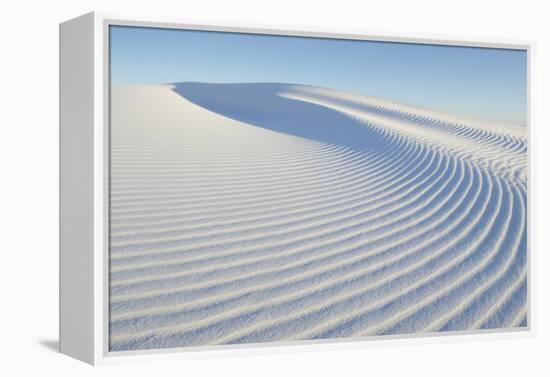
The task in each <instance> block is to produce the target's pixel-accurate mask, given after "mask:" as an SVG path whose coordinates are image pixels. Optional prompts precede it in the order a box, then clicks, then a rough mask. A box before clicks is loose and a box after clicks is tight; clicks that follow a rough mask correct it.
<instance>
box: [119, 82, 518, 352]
mask: <svg viewBox="0 0 550 377" xmlns="http://www.w3.org/2000/svg"><path fill="white" fill-rule="evenodd" d="M111 107H112V110H111V111H112V121H111V188H110V190H111V199H110V348H111V350H112V351H123V350H138V349H151V348H170V347H184V346H202V345H218V344H235V343H259V342H276V341H293V340H306V339H326V338H337V337H338V338H339V337H357V336H366V335H385V334H410V333H427V332H437V331H456V330H473V329H493V328H513V327H524V326H527V317H528V310H527V250H526V248H527V240H526V237H527V234H526V233H527V210H526V208H527V202H526V201H527V142H526V131H525V128H524V127H520V126H513V125H504V124H495V123H488V122H480V121H474V120H465V119H460V118H457V117H454V116H451V115H445V114H440V113H437V112H433V111H429V110H423V109H418V108H414V107H411V106H405V105H401V104H397V103H392V102H389V101H383V100H380V99H376V98H371V97H366V96H360V95H356V94H350V93H344V92H340V91H336V90H330V89H324V88H316V87H309V86H300V85H290V84H200V83H181V84H175V85H166V86H150V87H115V88H113V91H112V104H111Z"/></svg>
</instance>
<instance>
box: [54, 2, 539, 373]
mask: <svg viewBox="0 0 550 377" xmlns="http://www.w3.org/2000/svg"><path fill="white" fill-rule="evenodd" d="M111 25H119V26H143V27H155V28H171V29H186V30H207V31H222V32H238V33H254V34H270V35H283V36H302V37H318V38H335V39H352V40H371V41H384V42H405V43H416V44H438V45H450V46H468V47H488V48H491V47H492V48H508V49H521V50H525V51H526V52H527V62H528V75H527V83H528V85H527V96H528V98H527V101H528V106H527V110H528V111H527V114H528V115H527V142H528V145H529V148H528V166H527V171H528V175H527V179H528V182H529V184H528V187H529V188H528V198H529V200H528V207H527V211H528V228H527V258H528V259H527V260H528V277H527V279H528V282H527V285H528V289H527V292H528V293H527V302H528V304H527V305H528V308H529V310H528V319H527V327H525V328H522V329H520V330H516V329H510V330H502V329H499V330H485V331H459V332H453V333H434V334H428V335H415V334H412V335H391V336H383V337H377V336H371V337H362V338H342V339H329V340H315V341H293V342H283V343H280V342H277V343H262V344H243V345H227V346H202V347H189V348H173V349H159V350H138V351H121V352H109V345H108V328H109V326H108V315H109V313H108V306H109V305H108V304H109V303H108V298H109V296H108V295H109V285H108V275H109V274H108V252H109V242H108V231H109V229H108V221H109V218H108V214H109V207H108V206H109V203H108V199H109V198H108V192H109V142H110V141H109V132H108V127H109V110H110V109H109V33H108V29H109V26H111ZM534 48H535V46H534V42H532V41H515V40H499V41H495V40H493V39H490V40H487V39H482V38H476V39H473V38H469V37H466V38H463V37H443V36H437V35H417V34H414V33H406V34H397V33H393V34H386V33H377V32H365V31H361V30H359V31H358V30H345V29H338V30H330V29H328V28H324V27H322V28H315V27H289V26H278V25H252V24H246V25H245V24H240V23H227V22H216V23H209V22H206V23H202V22H196V21H187V20H167V19H156V18H149V17H133V16H126V15H119V14H109V13H98V12H92V13H88V14H86V15H83V16H80V17H78V18H75V19H72V20H69V21H66V22H64V23H62V24H60V352H62V353H64V354H67V355H69V356H72V357H74V358H76V359H79V360H82V361H84V362H87V363H90V364H108V363H118V362H127V361H142V360H150V359H166V358H169V359H172V358H176V359H182V358H185V357H194V358H196V357H211V356H212V355H220V354H221V355H236V354H258V353H265V352H294V351H295V350H296V347H301V348H300V349H302V350H304V349H319V348H321V347H332V348H350V347H367V346H368V347H370V346H379V345H383V344H411V343H412V344H417V343H423V342H441V341H443V342H447V341H469V340H476V339H480V338H505V337H525V336H533V335H534V321H535V319H534V318H533V313H534V310H533V301H532V297H533V290H534V287H533V284H534V279H533V273H534V269H533V268H532V266H533V263H534V250H533V245H532V243H531V240H532V239H533V236H532V230H533V229H534V227H533V220H534V216H533V200H534V194H533V192H532V188H533V186H534V184H533V174H532V173H533V171H534V162H533V146H534V143H531V140H532V138H533V131H534V130H533V124H532V116H531V114H533V109H532V106H533V101H532V100H531V95H532V82H533V67H532V62H533V57H532V56H533V53H534ZM457 334H459V335H460V336H455V335H457ZM373 340H376V341H375V342H373ZM367 341H368V342H367ZM196 351H201V352H196Z"/></svg>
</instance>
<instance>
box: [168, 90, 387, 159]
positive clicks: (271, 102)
mask: <svg viewBox="0 0 550 377" xmlns="http://www.w3.org/2000/svg"><path fill="white" fill-rule="evenodd" d="M294 86H295V85H292V84H281V83H252V84H251V83H245V84H209V83H196V82H184V83H176V84H174V88H173V90H174V91H175V92H176V93H178V94H179V95H180V96H182V97H184V98H185V99H187V100H188V101H190V102H192V103H194V104H195V105H198V106H200V107H203V108H205V109H207V110H210V111H212V112H215V113H218V114H220V115H223V116H226V117H228V118H231V119H235V120H238V121H241V122H244V123H249V124H252V125H254V126H257V127H262V128H266V129H269V130H272V131H276V132H281V133H285V134H288V135H293V136H298V137H303V138H306V139H310V140H315V141H319V142H322V143H328V144H335V145H341V146H344V147H348V148H351V149H354V150H369V151H379V150H381V149H384V148H387V147H388V143H387V142H385V140H384V136H383V135H381V134H380V133H379V132H376V131H375V130H373V129H371V128H370V127H366V126H365V125H363V124H360V123H358V122H357V121H355V120H353V119H351V118H350V117H348V116H346V115H344V114H341V113H339V112H336V111H334V110H331V109H328V108H325V107H322V106H319V105H316V104H311V103H307V102H302V101H296V100H294V99H290V98H286V97H284V96H282V95H281V94H282V93H286V92H289V91H292V90H293V88H294Z"/></svg>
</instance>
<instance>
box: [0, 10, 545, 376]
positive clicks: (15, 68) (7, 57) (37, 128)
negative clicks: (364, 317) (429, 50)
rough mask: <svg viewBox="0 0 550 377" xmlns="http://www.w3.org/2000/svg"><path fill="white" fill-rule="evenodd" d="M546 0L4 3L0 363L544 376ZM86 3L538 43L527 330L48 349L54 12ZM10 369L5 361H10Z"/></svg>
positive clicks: (146, 371) (54, 175) (251, 372)
mask: <svg viewBox="0 0 550 377" xmlns="http://www.w3.org/2000/svg"><path fill="white" fill-rule="evenodd" d="M545 3H546V2H544V1H529V0H523V1H505V0H497V1H479V0H477V1H476V0H460V1H438V0H433V1H429V0H403V1H397V0H378V1H368V0H362V1H361V0H360V1H352V0H333V1H323V0H314V1H299V0H288V1H286V0H268V1H261V0H255V1H254V0H250V1H248V0H227V1H223V0H220V1H215V0H149V1H147V0H96V1H93V0H81V1H71V0H52V1H39V0H36V1H32V0H19V1H10V2H8V1H4V2H2V5H1V10H2V11H1V13H0V15H1V16H0V17H1V18H2V19H1V21H0V28H1V33H0V38H1V47H2V54H1V57H0V64H1V69H0V96H1V98H0V103H1V106H0V118H1V122H0V129H1V131H2V132H1V134H0V163H1V173H2V179H1V181H0V214H1V220H2V224H1V225H2V227H1V237H0V240H1V241H0V242H1V243H0V245H1V246H0V255H1V259H0V289H1V293H2V294H1V301H0V302H1V304H0V305H1V306H0V330H1V331H0V348H1V353H0V354H1V356H0V374H1V375H3V376H10V375H23V373H25V374H27V373H26V372H29V375H31V374H30V373H36V374H40V373H47V374H50V373H52V374H53V373H55V374H56V375H62V376H64V375H68V376H87V375H92V374H93V375H95V374H98V375H117V376H119V375H121V374H123V375H129V376H141V375H156V376H165V375H166V376H168V375H176V374H177V375H186V376H194V375H199V376H210V375H212V376H214V375H229V376H233V375H238V376H258V375H262V376H281V375H282V376H293V375H301V376H309V375H319V376H335V375H336V376H348V375H373V376H382V375H383V376H386V375H413V376H416V375H419V376H432V375H433V376H442V375H444V376H464V375H499V376H517V375H523V376H543V375H546V376H548V375H550V374H549V372H550V360H549V357H550V328H549V322H550V310H549V301H550V294H549V292H548V291H549V289H550V278H549V276H550V274H547V269H548V268H549V267H550V265H549V263H548V262H549V259H550V258H549V256H548V251H549V233H550V231H549V226H548V218H547V216H545V213H546V212H548V210H549V208H548V197H547V196H546V195H545V193H547V192H550V186H549V178H548V174H547V173H545V171H546V172H548V164H550V156H549V153H548V149H549V148H548V143H549V142H550V140H549V131H548V128H549V127H550V117H549V115H548V106H549V103H550V93H549V86H548V84H549V68H548V67H550V27H549V26H548V15H549V14H550V12H549V11H548V9H545ZM91 10H104V11H115V12H127V13H128V12H130V13H136V14H144V15H156V16H167V17H176V18H177V17H181V18H192V19H195V18H196V19H199V20H212V21H216V20H228V21H242V22H255V23H257V22H267V23H278V24H296V25H316V26H326V27H333V28H338V27H344V28H363V29H366V30H367V31H368V30H374V31H378V32H388V33H392V32H407V31H411V32H415V33H438V34H441V35H450V36H462V37H464V38H466V39H467V38H468V37H469V36H471V37H497V38H527V39H535V40H536V42H537V51H536V58H535V63H536V70H535V79H534V85H535V105H536V111H535V114H534V121H535V128H536V136H535V143H536V147H537V151H536V160H537V171H536V173H537V174H536V175H537V176H536V191H537V197H536V202H535V204H534V207H535V208H536V212H537V213H536V222H537V224H536V228H534V229H533V230H534V231H536V234H535V237H536V239H534V240H533V241H534V246H536V249H534V251H535V252H536V254H537V255H536V256H537V258H536V264H537V266H536V271H535V272H536V282H537V291H536V292H535V296H534V298H535V300H536V302H535V303H536V317H537V323H536V330H537V335H536V337H535V338H528V339H513V340H510V339H508V340H485V341H479V342H460V341H458V342H452V343H446V344H436V343H430V344H422V345H413V346H390V347H375V348H372V347H371V346H370V345H369V347H359V348H358V347H352V349H351V350H345V351H342V350H334V349H332V348H331V349H330V350H328V351H327V350H325V351H322V352H305V350H301V351H300V348H299V349H298V351H297V352H295V353H290V354H289V353H285V354H280V353H278V354H277V353H275V354H271V355H268V356H263V355H262V356H257V355H256V356H246V357H237V358H235V357H233V358H215V359H208V360H190V361H185V362H178V363H174V362H172V363H160V364H159V363H156V364H146V365H132V366H115V367H101V368H96V369H94V368H91V367H88V366H86V365H84V364H81V363H80V362H77V361H74V360H72V359H69V358H67V357H65V356H63V355H60V354H57V353H55V352H54V351H53V350H52V349H53V348H55V347H57V332H58V324H57V321H58V319H57V315H58V312H57V306H58V297H57V289H58V286H57V284H58V281H57V273H58V257H57V248H58V225H57V223H58V210H57V208H58V168H57V166H58V126H57V120H58V99H57V98H58V84H57V81H58V25H57V24H58V23H59V22H62V21H64V20H66V19H69V18H72V17H75V16H77V15H80V14H82V13H86V12H88V11H91ZM10 369H11V372H9V370H10Z"/></svg>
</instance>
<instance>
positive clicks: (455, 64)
mask: <svg viewBox="0 0 550 377" xmlns="http://www.w3.org/2000/svg"><path fill="white" fill-rule="evenodd" d="M110 56H111V83H112V84H113V85H144V84H145V85H149V84H165V83H172V82H183V81H202V82H211V83H240V82H281V83H296V84H307V85H315V86H322V87H328V88H334V89H340V90H346V91H352V92H357V93H362V94H365V95H369V96H374V97H379V98H383V99H389V100H393V101H398V102H402V103H407V104H411V105H416V106H420V107H424V108H429V109H433V110H437V111H444V112H448V113H452V114H456V115H462V116H467V117H474V118H480V119H487V120H495V121H502V122H508V123H515V124H520V125H525V124H526V113H527V54H526V52H525V51H521V50H507V49H488V48H472V47H451V46H436V45H420V44H406V43H388V42H372V41H354V40H337V39H325V38H305V37H287V36H271V35H258V34H239V33H222V32H207V31H191V30H174V29H158V28H143V27H127V26H111V46H110Z"/></svg>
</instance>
